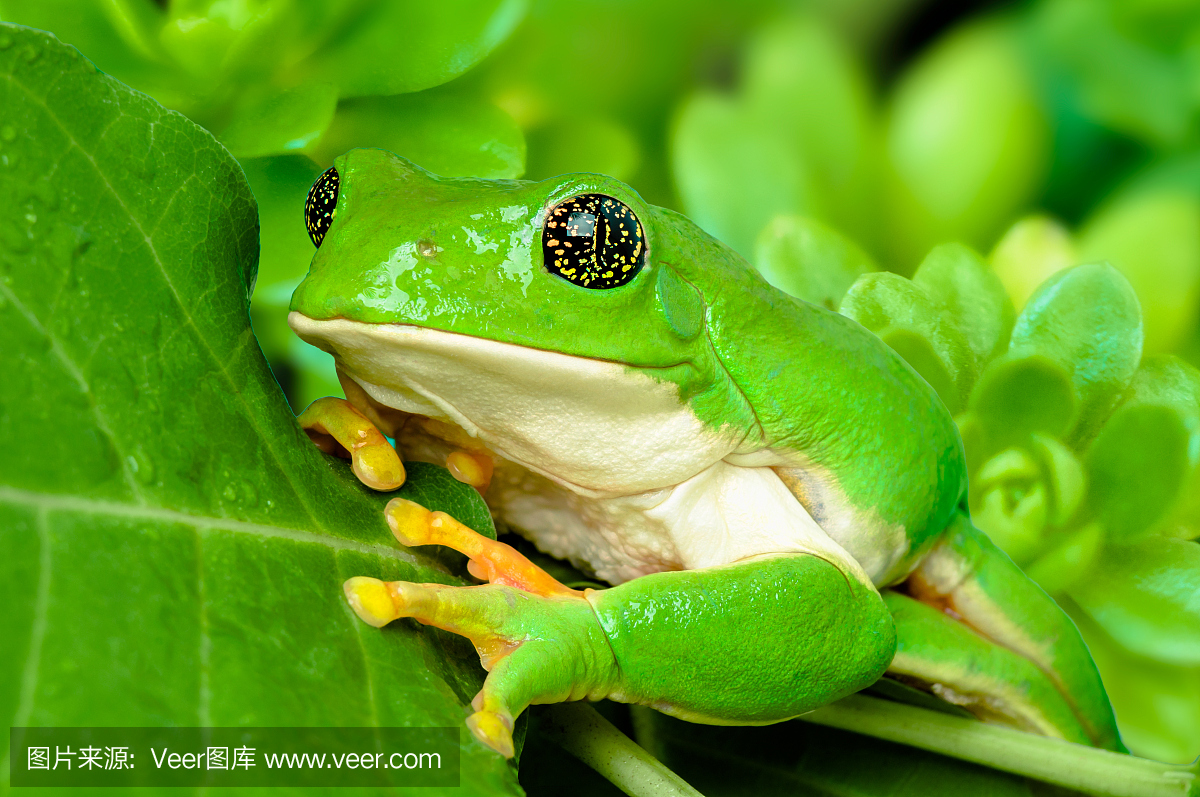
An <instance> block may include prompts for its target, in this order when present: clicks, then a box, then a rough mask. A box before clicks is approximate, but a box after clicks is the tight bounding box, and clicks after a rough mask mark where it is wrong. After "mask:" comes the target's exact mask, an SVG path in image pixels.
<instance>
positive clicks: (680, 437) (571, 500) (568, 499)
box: [288, 313, 903, 584]
mask: <svg viewBox="0 0 1200 797" xmlns="http://www.w3.org/2000/svg"><path fill="white" fill-rule="evenodd" d="M288 320H289V323H290V324H291V326H292V328H293V329H294V330H295V331H296V332H297V334H299V335H300V336H301V337H302V338H304V339H305V340H306V341H308V342H310V343H313V344H314V345H318V346H320V347H321V348H323V349H325V350H326V351H330V352H331V353H333V354H334V355H335V357H336V358H337V360H338V363H339V367H340V368H341V369H342V370H343V372H344V373H345V374H347V375H348V376H350V377H351V378H352V379H354V380H355V381H356V382H357V383H358V384H359V385H361V386H362V388H363V389H364V390H365V391H366V393H367V394H368V395H369V396H370V397H371V398H372V399H373V400H374V401H376V402H378V403H379V404H382V405H385V406H388V407H391V408H393V409H396V410H400V411H402V412H405V413H411V414H414V415H419V416H425V417H429V418H433V419H436V420H439V421H443V422H446V423H449V424H452V425H454V426H457V427H459V428H461V429H463V430H464V431H466V432H467V434H468V435H470V436H471V437H474V438H476V439H478V440H480V441H481V442H482V443H483V444H484V446H486V448H487V449H489V450H490V451H491V452H493V453H494V454H495V455H496V456H497V470H496V474H495V476H494V478H493V484H492V487H491V489H490V490H489V491H488V495H487V498H488V503H489V505H490V506H491V507H492V508H493V510H494V511H495V512H496V513H497V515H498V516H499V518H500V519H501V520H503V521H504V522H506V523H508V524H509V525H511V526H513V527H515V528H517V529H520V530H521V531H522V532H524V533H525V534H526V535H527V536H530V537H531V538H532V539H533V541H534V542H535V543H536V544H537V545H538V547H539V548H541V549H542V550H545V551H546V552H548V553H550V554H552V555H555V556H558V557H561V558H568V559H571V560H573V561H575V562H577V563H579V564H583V565H586V566H587V568H588V569H590V570H592V571H593V572H594V573H595V574H596V575H597V576H599V577H600V578H603V579H605V580H606V581H610V582H613V583H619V582H623V581H627V580H629V579H631V578H636V577H638V576H642V575H646V574H648V573H654V572H660V571H663V570H684V569H695V568H701V567H712V566H716V565H721V564H727V563H730V562H734V561H738V560H741V559H746V558H749V557H753V556H762V555H770V554H780V553H802V552H803V553H811V554H814V555H817V556H821V557H823V558H826V559H829V560H832V561H834V562H836V563H838V564H840V565H842V566H843V567H844V568H845V570H846V571H847V572H851V573H854V574H855V575H856V576H857V577H858V578H859V579H860V580H862V581H863V582H864V583H866V584H870V583H871V582H872V579H874V580H875V581H876V582H878V580H879V578H880V573H879V572H876V570H878V569H879V568H877V567H875V566H874V565H875V563H874V558H878V557H877V556H876V554H878V553H879V552H878V551H875V550H874V549H875V548H876V547H878V546H877V545H875V544H874V540H873V539H870V538H868V537H866V536H863V534H862V532H863V531H868V530H867V529H865V528H861V527H860V528H859V533H858V534H852V535H850V536H849V537H845V535H841V536H839V540H840V541H841V544H839V542H837V541H835V540H834V539H832V538H831V537H830V536H829V534H827V533H826V532H825V531H824V530H822V528H821V526H819V525H818V524H817V523H816V521H814V520H813V519H812V517H811V516H810V515H809V514H808V512H807V511H806V510H805V509H804V507H803V505H801V503H800V502H799V501H798V500H797V499H796V497H795V495H794V494H793V493H792V492H791V491H790V490H789V489H788V487H787V486H786V485H785V484H784V483H783V482H782V481H781V479H780V478H779V476H778V475H777V474H776V473H775V471H774V470H772V468H771V467H770V466H772V465H780V464H783V461H782V460H780V459H779V458H778V457H777V456H776V455H774V454H773V453H772V452H771V451H769V450H763V449H754V450H750V449H747V450H741V449H742V444H743V441H744V440H745V433H744V432H741V431H739V430H725V429H721V430H713V429H711V428H709V427H707V426H705V425H704V424H703V423H702V422H701V421H700V420H699V419H698V418H697V417H696V416H695V415H694V414H693V413H692V411H691V409H690V408H689V407H688V406H687V404H686V403H684V402H681V401H680V400H679V397H678V391H677V388H676V387H675V386H674V385H672V384H669V383H663V382H659V381H656V380H655V379H652V378H651V377H649V376H647V375H646V374H644V373H641V372H639V371H638V370H635V369H632V368H628V367H626V366H623V365H621V364H619V363H612V362H604V361H600V360H592V359H587V358H582V357H573V356H570V355H564V354H558V353H555V352H547V351H540V350H537V349H530V348H527V347H523V346H517V345H513V344H506V343H500V342H496V341H490V340H486V339H481V338H474V337H470V336H465V335H459V334H455V333H451V332H440V331H437V330H431V329H425V328H420V327H415V326H407V325H401V324H364V323H359V322H354V321H348V320H345V319H333V320H328V321H316V320H313V319H310V318H307V317H306V316H303V315H301V314H299V313H292V314H291V316H290V317H289V319H288ZM405 448H406V453H410V451H409V448H408V446H407V444H406V446H405ZM418 458H428V459H429V460H430V461H433V462H436V463H438V464H441V463H442V462H444V461H445V452H441V453H440V454H438V455H426V456H425V457H418ZM860 542H862V543H870V544H869V545H859V544H858V543H860ZM859 547H861V548H863V550H862V551H858V550H856V548H859ZM887 547H889V548H891V547H893V546H887ZM895 547H896V551H895V552H892V551H888V552H887V553H886V554H885V557H886V558H888V559H892V558H894V556H893V553H894V554H895V555H898V554H899V553H900V552H901V551H902V550H903V540H902V535H901V537H900V538H898V539H897V540H896V546H895ZM847 549H849V550H852V551H855V553H857V554H858V560H857V561H856V559H855V557H854V556H851V555H850V554H849V553H847ZM860 561H862V562H863V563H865V564H868V566H869V568H870V570H871V572H870V574H869V575H868V573H866V572H864V570H863V567H862V566H861V565H860V564H859V562H860Z"/></svg>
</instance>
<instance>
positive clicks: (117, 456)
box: [0, 25, 517, 795]
mask: <svg viewBox="0 0 1200 797" xmlns="http://www.w3.org/2000/svg"><path fill="white" fill-rule="evenodd" d="M0 108H3V112H2V113H3V118H2V119H3V126H2V128H0V129H2V130H3V131H11V133H12V134H11V135H9V134H5V135H3V136H0V144H2V149H0V195H2V196H4V197H5V207H6V208H11V209H13V210H14V211H15V212H7V211H6V212H5V213H4V214H3V216H2V217H0V269H2V274H0V337H2V339H3V341H4V345H3V347H0V369H2V371H3V373H4V374H5V378H4V379H3V380H0V439H3V440H4V456H3V457H0V518H2V519H0V585H2V587H0V589H2V590H3V601H4V603H3V605H4V606H5V610H4V612H3V613H0V639H3V640H4V641H5V642H4V645H3V646H0V716H3V717H5V718H7V722H8V724H9V725H17V726H20V725H76V726H104V725H193V726H194V725H200V726H205V725H216V726H219V725H285V726H286V725H333V726H374V725H380V726H383V725H411V726H461V723H462V721H463V719H464V718H465V717H466V716H467V715H468V714H469V713H470V708H469V707H468V706H467V705H466V703H467V701H468V700H469V699H470V697H471V695H472V693H473V692H474V690H475V689H476V688H477V686H478V683H479V678H478V676H479V674H480V673H479V668H478V664H477V663H476V661H475V660H474V656H473V653H472V652H471V651H470V648H469V647H464V645H463V644H461V640H458V639H457V638H452V637H449V636H447V635H443V634H441V633H440V632H431V631H428V630H423V629H422V628H421V627H419V626H416V625H414V624H411V623H399V624H395V627H389V628H388V629H387V630H385V631H383V632H379V631H375V630H374V629H371V628H368V627H366V626H364V625H363V624H362V623H361V622H359V621H358V620H357V619H356V618H355V617H354V615H353V614H352V613H351V612H350V611H349V609H348V608H347V606H346V604H345V600H344V599H343V597H342V594H341V582H342V581H343V580H344V579H345V578H346V577H348V576H351V575H356V574H369V575H375V576H380V577H384V578H391V579H395V578H404V579H410V580H418V581H440V582H444V583H453V582H454V580H455V577H454V575H453V571H454V563H453V562H452V560H450V559H449V558H448V557H442V555H440V554H439V555H438V556H434V555H429V554H427V553H426V552H424V551H421V552H411V551H408V550H405V549H403V548H401V547H399V546H398V545H396V544H395V542H394V540H393V539H392V538H391V535H390V534H389V532H388V530H387V527H386V524H385V523H384V522H383V519H382V516H381V512H380V508H381V506H382V502H383V501H384V500H385V498H386V497H385V496H381V495H378V494H374V493H371V492H370V491H368V490H366V489H365V488H362V487H360V486H359V485H358V484H357V483H356V481H355V479H354V478H353V476H351V475H350V474H349V472H348V470H347V468H346V467H345V465H344V464H343V463H341V462H340V461H337V460H333V459H331V458H329V457H327V456H325V455H323V454H320V453H319V452H318V451H317V450H316V449H315V448H314V447H313V446H312V445H311V444H310V443H309V442H308V440H307V438H306V437H305V435H304V433H303V432H302V431H301V430H300V429H299V427H298V426H297V424H296V422H295V419H294V418H293V416H292V414H291V413H290V412H289V411H288V408H287V405H286V403H285V402H284V400H283V396H282V395H281V394H280V392H279V390H278V388H277V386H276V384H275V382H274V380H273V379H272V377H271V373H270V371H269V370H268V369H267V366H266V363H265V361H264V360H263V358H262V355H261V353H260V351H259V348H258V345H257V344H256V342H255V338H254V335H253V334H252V332H251V330H250V325H249V320H248V316H247V300H248V296H249V293H250V290H251V286H252V284H253V282H254V277H255V263H256V254H257V232H258V228H257V224H256V220H255V205H254V201H253V198H252V197H251V194H250V191H249V188H248V186H247V184H246V180H245V178H244V177H243V175H242V172H241V170H240V169H239V168H238V166H237V164H236V163H235V162H234V161H233V160H232V159H231V158H230V157H229V156H228V154H227V153H226V152H225V150H224V149H223V148H222V147H221V146H220V145H219V144H217V142H216V141H215V140H214V139H213V138H212V137H211V136H210V135H209V134H208V133H206V132H204V131H203V130H201V129H199V128H198V127H196V126H195V125H193V124H192V123H191V122H189V121H187V120H186V119H185V118H183V117H182V116H180V115H179V114H176V113H172V112H169V111H166V110H165V109H163V108H162V107H160V106H158V105H157V104H156V103H154V102H153V101H152V100H150V99H149V98H147V97H145V96H144V95H141V94H137V93H135V92H133V91H131V90H129V89H127V88H125V87H124V86H122V85H121V84H119V83H117V82H116V81H115V80H113V79H111V78H109V77H107V76H105V75H102V74H100V73H98V72H97V71H96V70H95V68H94V67H92V65H91V64H90V63H88V62H87V61H85V60H84V59H83V58H82V57H80V56H79V54H78V53H77V52H76V51H75V50H73V49H71V48H69V47H66V46H63V45H61V44H59V43H58V42H57V41H56V40H55V39H54V38H53V37H52V36H50V35H48V34H45V33H42V32H39V31H33V30H29V29H22V28H16V27H13V26H7V25H5V26H0ZM405 490H406V491H407V492H406V494H408V495H410V496H411V497H412V498H413V499H414V500H418V501H421V502H423V503H426V504H428V505H431V506H440V507H442V508H443V509H445V510H447V511H450V512H453V513H457V514H458V515H459V516H460V517H461V518H462V519H463V520H464V522H466V523H469V524H471V525H473V526H475V527H476V528H479V529H480V530H482V531H485V532H490V530H491V529H490V521H489V520H488V517H487V514H486V508H485V507H484V506H483V505H482V503H481V502H480V501H479V499H478V498H477V497H476V496H475V495H474V491H472V490H470V489H468V488H465V487H463V486H462V485H458V484H457V483H456V482H454V480H453V479H451V478H450V477H449V476H448V475H447V474H445V473H444V472H443V471H441V470H440V469H437V468H433V467H432V466H417V467H414V468H413V469H412V478H411V480H410V484H409V485H408V486H406V488H405ZM439 557H441V558H439ZM463 739H464V742H463V769H462V783H463V786H464V787H465V789H466V790H467V791H468V792H469V793H471V794H481V795H489V794H512V793H516V791H517V786H516V781H515V773H514V771H513V770H512V768H511V766H510V765H509V764H508V763H506V762H505V761H503V760H502V759H500V758H499V757H498V756H496V755H495V754H494V753H491V752H490V751H487V750H486V749H484V748H483V747H482V746H481V745H479V744H478V743H476V742H475V741H474V740H473V739H471V738H470V737H469V736H468V735H465V734H464V736H463ZM456 793H457V792H456Z"/></svg>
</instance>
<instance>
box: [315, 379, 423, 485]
mask: <svg viewBox="0 0 1200 797" xmlns="http://www.w3.org/2000/svg"><path fill="white" fill-rule="evenodd" d="M296 420H297V421H299V423H300V428H302V429H304V431H305V432H307V433H308V436H309V438H310V439H312V441H313V442H314V443H316V445H317V448H319V449H321V450H322V451H324V452H325V453H326V454H335V455H337V456H339V457H343V458H346V459H349V460H350V462H351V468H352V469H353V470H354V475H356V476H358V478H359V480H361V481H362V483H363V484H365V485H367V486H368V487H370V488H371V489H374V490H385V491H386V490H395V489H397V488H398V487H400V486H401V485H402V484H404V476H405V474H404V465H403V464H402V463H401V462H400V456H399V455H398V454H397V453H396V449H394V448H392V444H391V443H389V442H388V440H387V438H386V437H384V436H383V433H382V432H380V431H379V429H377V428H376V427H375V424H374V423H372V422H371V421H370V420H369V419H368V418H367V416H366V415H363V413H362V412H361V411H359V409H358V408H357V407H355V406H354V405H353V404H351V403H350V402H349V401H346V400H345V399H339V398H333V397H332V396H326V397H325V398H321V399H317V400H316V401H314V402H313V403H312V404H310V405H308V408H307V409H305V410H304V412H302V413H300V415H299V417H297V419H296Z"/></svg>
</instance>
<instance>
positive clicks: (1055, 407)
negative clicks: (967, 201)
mask: <svg viewBox="0 0 1200 797" xmlns="http://www.w3.org/2000/svg"><path fill="white" fill-rule="evenodd" d="M1020 234H1021V235H1027V234H1029V233H1028V231H1027V230H1025V231H1021V233H1020ZM1034 237H1035V238H1036V236H1034ZM1010 254H1011V253H1010ZM840 309H841V312H842V313H843V314H845V315H847V316H849V317H850V318H853V319H854V320H856V321H858V322H859V323H860V324H862V325H863V326H865V327H866V328H868V329H870V330H871V331H873V332H874V333H875V334H877V335H879V337H880V338H882V339H883V340H884V341H885V342H887V343H888V344H889V345H890V346H891V347H892V348H893V349H895V350H896V352H897V353H899V354H900V355H901V356H903V357H904V358H905V360H906V361H907V362H908V363H909V365H911V366H912V367H913V369H914V370H916V371H917V372H918V373H919V374H921V376H922V377H924V378H925V380H926V381H927V382H929V384H930V385H931V386H932V387H933V388H934V389H935V390H936V391H937V392H938V395H939V396H940V397H941V399H942V401H943V403H944V404H945V405H946V407H947V408H948V409H949V410H950V411H951V412H952V413H953V414H954V415H955V417H956V419H957V422H958V425H959V428H960V430H961V432H962V437H963V443H964V446H965V449H966V454H967V462H968V468H969V480H970V490H969V498H968V504H969V507H970V510H971V516H972V518H973V520H974V522H975V524H976V525H977V526H978V527H979V528H980V529H982V530H984V531H985V532H987V533H988V535H989V536H991V538H992V539H993V541H995V542H996V544H997V545H999V546H1000V548H1001V549H1003V550H1004V551H1005V552H1006V553H1007V554H1008V555H1009V556H1011V557H1012V558H1013V560H1014V561H1015V562H1016V563H1017V564H1019V565H1021V567H1022V568H1024V569H1025V570H1026V572H1027V573H1028V574H1029V575H1030V576H1031V577H1032V578H1033V579H1034V580H1036V581H1037V582H1038V583H1039V584H1041V586H1042V587H1043V588H1044V589H1046V590H1047V591H1048V592H1050V593H1051V594H1053V595H1055V596H1057V597H1059V599H1060V602H1062V603H1064V604H1065V605H1067V606H1068V608H1069V609H1071V610H1072V611H1074V612H1075V613H1076V614H1079V613H1085V614H1086V615H1088V617H1089V622H1090V625H1089V626H1087V627H1089V628H1092V629H1093V630H1094V631H1095V633H1093V634H1090V635H1089V636H1088V640H1089V643H1091V644H1093V646H1101V645H1103V644H1105V641H1106V640H1107V639H1108V638H1111V641H1113V642H1115V643H1117V644H1116V646H1115V648H1116V650H1115V652H1113V654H1112V656H1110V657H1109V658H1108V659H1105V658H1104V657H1101V672H1102V675H1104V676H1105V681H1106V685H1107V686H1108V687H1109V689H1110V691H1111V692H1112V696H1113V700H1114V703H1115V704H1116V708H1117V716H1118V719H1119V721H1120V722H1121V728H1122V732H1123V733H1124V734H1125V736H1126V740H1127V742H1128V743H1129V744H1130V745H1131V746H1134V747H1135V748H1137V747H1140V748H1141V749H1143V750H1147V751H1150V752H1151V753H1152V754H1153V755H1156V756H1158V757H1161V758H1164V759H1168V760H1177V761H1179V760H1190V758H1191V757H1194V752H1191V751H1192V750H1193V749H1194V748H1195V747H1196V746H1197V745H1198V744H1200V737H1198V736H1197V735H1196V734H1197V730H1200V728H1198V727H1197V723H1196V721H1195V719H1194V717H1196V716H1200V703H1198V702H1196V699H1197V697H1198V696H1200V693H1198V692H1197V691H1196V689H1195V688H1194V687H1193V686H1187V687H1184V688H1173V687H1172V686H1171V685H1170V684H1171V683H1172V682H1171V681H1170V680H1169V679H1167V680H1164V681H1162V682H1161V683H1162V684H1163V686H1162V687H1160V688H1159V690H1158V691H1159V697H1160V699H1159V700H1158V701H1157V702H1158V704H1164V705H1171V706H1172V710H1177V711H1178V710H1179V709H1181V708H1182V707H1184V706H1189V707H1190V709H1189V710H1184V711H1179V715H1178V716H1176V717H1173V718H1172V717H1167V716H1161V715H1158V712H1156V709H1155V705H1156V702H1155V701H1153V700H1146V699H1145V697H1146V695H1145V691H1146V689H1145V688H1143V690H1142V693H1141V694H1139V695H1137V697H1136V698H1134V697H1133V696H1132V695H1131V694H1130V690H1131V689H1132V687H1130V688H1128V689H1123V688H1122V685H1123V684H1128V683H1129V682H1130V681H1131V680H1133V681H1139V682H1140V681H1142V680H1143V679H1142V678H1140V677H1138V676H1137V675H1136V674H1135V673H1134V672H1133V671H1134V670H1136V667H1135V666H1130V667H1124V668H1123V667H1122V666H1121V665H1120V664H1116V663H1112V664H1109V663H1108V662H1109V661H1112V662H1116V661H1117V660H1118V659H1119V656H1120V649H1122V648H1123V649H1125V650H1128V651H1135V652H1136V655H1137V656H1138V657H1141V658H1146V659H1150V660H1151V661H1153V662H1154V663H1155V664H1156V666H1158V667H1159V668H1161V669H1165V670H1168V671H1171V672H1173V673H1174V675H1175V681H1176V682H1177V683H1182V684H1190V683H1191V681H1190V680H1189V679H1191V678H1192V676H1194V675H1195V674H1196V672H1197V670H1198V669H1200V656H1198V655H1197V653H1198V652H1200V649H1196V650H1193V648H1195V647H1196V646H1195V645H1194V644H1192V642H1193V640H1195V639H1198V638H1200V637H1198V636H1197V634H1198V633H1200V546H1198V545H1196V544H1195V543H1193V542H1190V541H1189V540H1192V539H1194V538H1196V537H1200V514H1197V506H1198V505H1197V501H1196V495H1197V492H1198V490H1200V371H1198V370H1197V369H1196V368H1194V367H1193V366H1191V365H1189V364H1187V363H1186V362H1184V361H1183V360H1181V359H1179V358H1178V357H1175V356H1171V355H1151V356H1147V357H1144V358H1143V356H1142V338H1143V333H1142V314H1141V309H1140V307H1139V303H1138V300H1137V296H1136V294H1135V292H1134V290H1133V288H1132V286H1131V285H1130V283H1129V281H1128V280H1127V279H1126V278H1125V277H1124V276H1123V275H1122V274H1121V272H1119V271H1118V270H1116V269H1115V268H1113V267H1112V266H1111V265H1108V264H1107V263H1092V264H1083V265H1079V266H1073V267H1070V268H1067V269H1064V270H1061V271H1058V272H1056V273H1055V274H1054V275H1053V276H1051V277H1050V278H1049V279H1047V280H1046V281H1045V282H1044V283H1042V285H1041V286H1039V287H1038V288H1037V290H1036V291H1035V292H1034V293H1033V295H1032V296H1031V297H1030V298H1029V300H1028V302H1027V303H1026V304H1025V306H1024V307H1023V308H1022V310H1021V312H1020V314H1019V315H1016V317H1015V319H1014V312H1013V305H1012V302H1011V300H1010V299H1009V296H1008V294H1007V293H1006V292H1005V291H1004V287H1003V284H1002V282H1001V280H1000V279H999V277H998V276H997V275H996V273H995V271H994V270H993V269H992V267H991V265H990V264H988V263H987V262H985V261H984V260H983V258H981V257H980V256H979V255H977V254H975V253H974V252H972V251H971V250H970V249H968V248H967V247H965V246H962V245H961V244H946V245H943V246H939V247H936V248H935V249H934V250H933V251H932V252H930V254H929V255H928V257H926V258H925V260H924V261H923V262H922V264H921V266H920V267H919V268H918V269H917V271H916V273H915V274H914V275H913V278H912V279H911V280H908V279H906V278H904V277H900V276H898V275H895V274H891V273H886V272H875V273H868V274H864V275H863V276H861V277H859V278H858V280H857V281H856V282H855V283H854V284H853V285H852V286H851V287H850V289H849V290H848V291H847V293H846V295H845V297H844V298H843V299H842V301H841V308H840ZM1101 634H1106V635H1107V637H1102V636H1100V635H1101ZM1143 687H1145V684H1143ZM1152 691H1153V690H1152ZM1127 695H1128V696H1129V698H1128V699H1126V697H1127ZM1161 698H1167V699H1166V700H1164V699H1161ZM1189 711H1191V712H1193V713H1190V716H1189ZM1164 727H1166V728H1167V729H1168V730H1165V731H1164V730H1163V728H1164Z"/></svg>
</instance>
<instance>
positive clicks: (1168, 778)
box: [800, 694, 1200, 797]
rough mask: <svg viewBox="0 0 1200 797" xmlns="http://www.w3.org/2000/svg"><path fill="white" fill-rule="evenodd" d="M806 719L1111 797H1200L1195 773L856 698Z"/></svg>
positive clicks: (905, 706)
mask: <svg viewBox="0 0 1200 797" xmlns="http://www.w3.org/2000/svg"><path fill="white" fill-rule="evenodd" d="M800 719H802V720H804V721H806V722H813V723H816V724H818V725H828V726H830V727H834V728H841V729H843V730H847V731H854V732H856V733H863V734H866V735H868V736H874V737H876V738H879V739H886V740H887V741H891V742H899V743H900V744H907V745H910V746H912V747H919V748H921V749H923V750H929V751H932V752H935V753H942V754H944V755H950V756H954V757H955V758H961V759H963V760H964V761H973V762H975V763H977V764H984V765H986V766H989V767H993V768H995V769H1001V770H1004V771H1006V772H1013V773H1016V774H1018V775H1027V776H1029V777H1031V778H1036V779H1038V780H1042V781H1046V782H1047V783H1054V784H1057V785H1059V786H1065V787H1067V788H1069V789H1076V790H1078V791H1083V792H1087V793H1089V794H1095V795H1106V797H1200V782H1198V781H1197V774H1198V772H1197V770H1198V768H1200V761H1198V762H1197V763H1196V764H1193V765H1192V767H1191V768H1188V767H1186V766H1184V765H1172V764H1162V763H1159V762H1157V761H1150V760H1148V759H1145V758H1137V757H1135V756H1130V755H1122V754H1120V753H1112V752H1109V751H1107V750H1098V749H1096V748H1094V747H1085V746H1084V745H1079V744H1074V743H1072V742H1065V741H1061V740H1059V739H1047V738H1045V737H1042V736H1035V735H1033V734H1029V733H1023V732H1021V731H1017V730H1012V729H1010V728H1003V727H999V726H996V725H987V724H985V723H982V722H978V721H976V720H970V719H964V718H962V717H955V716H951V715H949V714H942V713H939V712H934V711H928V710H926V709H922V708H917V707H916V706H908V705H904V704H902V703H894V702H892V701H890V700H880V699H878V698H872V697H867V696H865V695H861V694H860V695H851V696H850V697H847V698H843V699H842V700H839V701H838V702H836V703H832V704H830V705H828V706H824V707H822V708H819V709H817V710H816V711H813V712H811V713H809V714H805V715H804V716H803V717H801V718H800Z"/></svg>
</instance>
